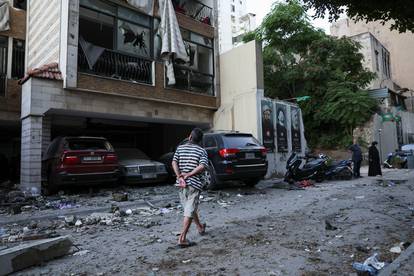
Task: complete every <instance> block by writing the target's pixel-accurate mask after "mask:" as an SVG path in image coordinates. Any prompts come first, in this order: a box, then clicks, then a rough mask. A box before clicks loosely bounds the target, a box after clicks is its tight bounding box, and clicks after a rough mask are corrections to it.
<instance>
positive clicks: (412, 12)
mask: <svg viewBox="0 0 414 276" xmlns="http://www.w3.org/2000/svg"><path fill="white" fill-rule="evenodd" d="M303 1H304V3H305V4H306V6H307V7H308V8H314V9H315V10H316V16H317V17H324V16H325V12H326V11H327V12H328V14H329V19H330V20H331V21H332V20H335V19H338V18H339V16H340V15H341V14H342V13H344V12H346V13H347V15H348V16H349V17H351V18H355V19H357V20H365V21H380V22H381V23H383V24H384V23H385V22H387V21H391V22H392V24H391V28H392V29H396V30H398V31H400V32H405V31H407V30H408V31H411V32H414V1H412V0H392V1H390V0H363V1H362V0H303Z"/></svg>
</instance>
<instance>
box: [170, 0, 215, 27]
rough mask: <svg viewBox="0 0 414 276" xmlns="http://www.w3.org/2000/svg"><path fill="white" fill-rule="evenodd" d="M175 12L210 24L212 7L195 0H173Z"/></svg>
mask: <svg viewBox="0 0 414 276" xmlns="http://www.w3.org/2000/svg"><path fill="white" fill-rule="evenodd" d="M173 4H174V9H175V11H176V12H179V13H182V14H185V15H188V16H190V17H191V18H193V19H195V20H197V21H200V22H202V23H204V24H208V25H212V22H213V19H212V18H213V9H212V8H211V7H209V6H206V5H205V4H203V3H201V2H198V1H196V0H184V1H183V0H173Z"/></svg>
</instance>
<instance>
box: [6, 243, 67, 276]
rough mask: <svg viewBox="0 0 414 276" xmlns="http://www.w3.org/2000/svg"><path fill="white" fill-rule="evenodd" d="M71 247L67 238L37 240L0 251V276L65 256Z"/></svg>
mask: <svg viewBox="0 0 414 276" xmlns="http://www.w3.org/2000/svg"><path fill="white" fill-rule="evenodd" d="M71 246H72V241H71V240H70V238H69V236H63V237H58V238H52V239H46V240H38V241H34V242H30V243H26V244H22V245H18V246H15V247H12V248H8V249H5V250H2V251H0V276H3V275H7V274H10V273H13V272H16V271H19V270H22V269H25V268H27V267H30V266H33V265H38V264H41V263H42V262H45V261H48V260H52V259H55V258H58V257H61V256H64V255H66V254H67V253H68V252H69V250H70V248H71Z"/></svg>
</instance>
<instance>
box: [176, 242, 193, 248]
mask: <svg viewBox="0 0 414 276" xmlns="http://www.w3.org/2000/svg"><path fill="white" fill-rule="evenodd" d="M194 245H196V243H195V242H190V241H185V242H184V243H179V244H177V247H178V248H187V247H190V246H194Z"/></svg>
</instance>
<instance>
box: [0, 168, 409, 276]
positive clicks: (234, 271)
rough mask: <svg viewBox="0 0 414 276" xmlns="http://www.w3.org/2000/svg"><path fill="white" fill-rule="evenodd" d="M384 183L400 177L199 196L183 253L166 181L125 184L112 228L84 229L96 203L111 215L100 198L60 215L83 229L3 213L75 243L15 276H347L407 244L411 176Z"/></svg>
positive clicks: (235, 188)
mask: <svg viewBox="0 0 414 276" xmlns="http://www.w3.org/2000/svg"><path fill="white" fill-rule="evenodd" d="M385 178H386V179H388V180H403V181H399V182H398V184H397V183H396V182H395V181H391V182H389V181H385V182H378V181H377V179H376V178H368V177H364V178H361V179H357V180H352V181H341V182H324V183H321V184H317V186H315V187H310V188H306V189H305V190H288V189H286V188H287V187H286V185H284V184H281V183H278V182H277V181H265V182H263V183H260V184H259V185H258V186H257V187H256V188H247V187H243V186H240V185H231V187H227V188H223V189H221V190H219V191H215V192H210V193H204V194H203V199H202V200H203V202H202V204H201V206H200V208H201V211H200V214H201V218H202V220H203V221H205V222H206V223H207V235H205V236H199V235H198V233H197V231H196V229H195V227H193V228H192V229H191V230H190V231H191V233H190V235H189V239H190V240H192V241H194V242H196V243H197V245H196V246H193V247H190V248H187V249H177V248H176V246H175V244H176V242H177V236H176V234H177V233H176V232H179V231H180V227H181V219H182V217H181V216H182V214H181V210H180V208H179V206H178V197H177V195H176V190H175V189H176V188H175V187H173V186H169V185H168V186H167V185H166V186H158V187H145V188H142V189H137V188H135V189H132V188H129V190H127V191H128V192H129V193H130V198H131V201H129V202H128V203H123V204H128V205H125V206H122V204H121V205H120V208H121V210H122V209H131V210H132V212H133V214H132V215H129V216H125V217H121V218H115V219H114V216H112V217H111V219H110V222H109V223H99V224H90V225H87V223H86V220H87V219H86V218H87V216H88V215H89V214H90V213H91V211H89V212H88V211H87V210H88V209H90V210H92V209H93V208H95V207H96V206H97V205H99V204H100V206H99V208H100V212H102V211H103V210H105V209H106V210H107V211H109V206H110V205H111V204H112V203H113V202H112V201H111V196H110V193H109V192H106V193H102V194H101V195H97V196H94V197H89V196H88V195H80V196H76V198H77V202H78V203H79V204H80V205H81V206H79V207H78V208H76V209H73V210H71V209H69V210H64V211H65V212H76V211H79V210H80V209H79V208H83V209H82V212H80V213H78V214H77V216H78V219H81V220H82V222H83V224H82V226H79V227H76V226H68V225H66V224H65V223H64V221H63V219H62V218H58V217H57V214H56V213H58V212H62V210H44V211H37V210H32V211H28V212H27V213H23V214H22V215H19V216H17V217H16V219H17V218H19V219H21V220H20V224H18V225H12V224H11V221H12V220H13V217H11V218H10V217H7V219H8V220H9V221H8V224H7V225H3V226H2V227H4V228H5V229H6V231H7V232H8V233H12V234H14V235H18V234H19V233H21V232H22V228H23V227H24V226H27V224H29V220H33V221H36V217H40V218H41V219H40V220H39V221H38V225H37V227H36V229H42V228H44V229H47V228H50V229H54V231H56V232H57V233H58V234H62V235H66V234H69V235H71V236H72V240H73V241H74V243H75V244H76V247H77V248H76V247H74V248H73V253H74V254H71V255H68V256H65V257H63V258H60V259H57V260H53V261H50V262H47V263H45V264H43V265H42V266H39V267H32V268H29V269H26V270H24V271H22V272H20V273H18V274H17V275H354V273H355V270H353V268H352V263H353V262H363V261H364V260H365V259H366V258H367V257H369V256H371V255H372V254H373V253H379V259H380V260H381V261H386V262H392V261H393V260H394V259H396V258H397V257H398V255H399V254H396V253H391V252H390V251H389V250H390V248H391V247H393V246H395V245H396V244H399V243H400V242H412V241H413V240H414V211H413V209H412V208H413V207H414V202H413V198H414V194H413V190H414V172H411V171H405V170H399V171H388V172H386V175H385ZM148 202H150V203H148ZM85 203H88V204H87V205H86V206H85V205H84V204H85ZM150 205H151V206H152V207H151V206H150ZM410 208H411V209H410ZM92 211H93V210H92ZM45 214H47V215H48V217H47V219H46V218H44V217H41V216H44V215H45ZM24 216H26V219H25V220H23V218H24ZM27 217H31V219H27ZM327 222H328V224H330V226H332V227H327ZM32 223H33V222H32ZM33 231H37V230H33ZM77 251H79V252H78V253H75V252H77ZM406 271H413V270H410V268H408V269H407V270H406ZM402 273H403V274H399V275H406V274H404V273H405V272H402ZM407 275H408V274H407Z"/></svg>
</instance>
